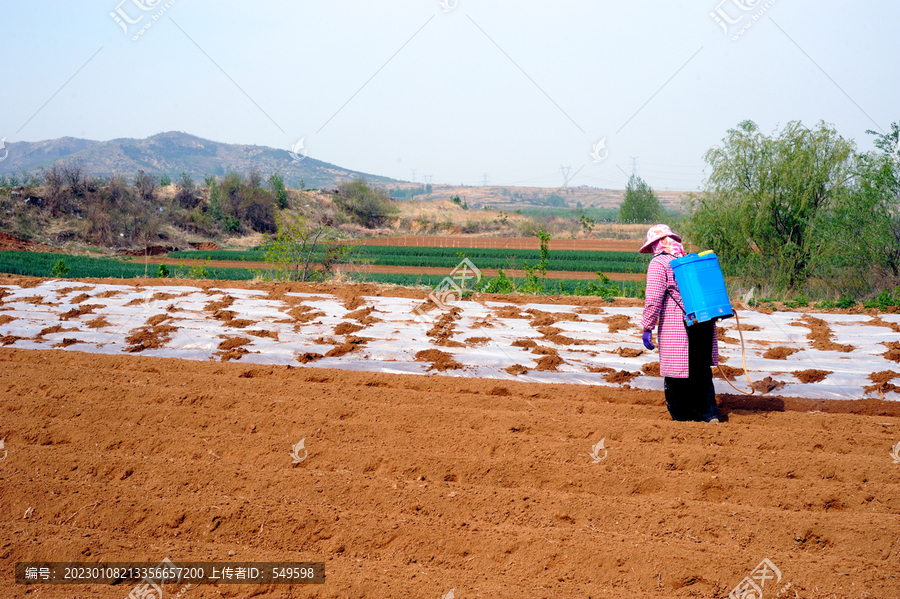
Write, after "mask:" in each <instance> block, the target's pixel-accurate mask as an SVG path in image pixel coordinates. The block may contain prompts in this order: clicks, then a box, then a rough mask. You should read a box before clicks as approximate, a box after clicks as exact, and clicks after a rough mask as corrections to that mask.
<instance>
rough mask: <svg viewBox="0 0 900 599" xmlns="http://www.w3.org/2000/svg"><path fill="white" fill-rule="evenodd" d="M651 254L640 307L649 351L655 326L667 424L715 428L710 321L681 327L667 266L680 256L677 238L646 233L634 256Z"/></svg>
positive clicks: (667, 232)
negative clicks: (675, 422)
mask: <svg viewBox="0 0 900 599" xmlns="http://www.w3.org/2000/svg"><path fill="white" fill-rule="evenodd" d="M639 251H640V252H641V253H642V254H649V253H652V254H653V259H652V260H650V266H648V267H647V293H646V299H645V302H644V316H643V318H642V319H641V327H642V328H643V329H644V335H643V341H644V347H646V348H647V349H654V347H655V346H654V345H653V339H652V334H653V328H654V327H656V325H657V323H658V324H659V329H658V334H657V339H658V343H659V365H660V368H659V371H660V374H662V376H663V377H664V381H665V393H666V407H667V408H668V409H669V414H671V415H672V420H697V421H702V422H719V407H718V406H717V405H716V391H715V388H714V387H713V380H712V370H711V369H710V365H716V364H718V363H719V343H718V340H717V339H716V325H715V323H714V322H713V321H707V322H701V323H697V324H694V325H691V326H690V327H687V326H685V323H684V316H685V313H684V302H683V301H682V299H681V294H680V293H679V292H678V287H677V285H676V284H675V273H674V272H673V271H672V265H671V264H670V262H672V260H674V259H675V258H681V257H682V256H684V255H685V252H684V247H683V246H682V245H681V237H679V236H678V235H675V234H674V233H673V232H672V230H671V229H669V227H667V226H666V225H655V226H653V227H651V228H650V230H649V231H647V241H646V243H644V245H643V246H641V249H640V250H639Z"/></svg>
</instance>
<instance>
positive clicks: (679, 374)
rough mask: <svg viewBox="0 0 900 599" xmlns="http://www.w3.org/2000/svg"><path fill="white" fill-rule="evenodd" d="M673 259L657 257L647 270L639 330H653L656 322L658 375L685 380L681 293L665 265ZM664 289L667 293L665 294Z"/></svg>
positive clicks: (716, 345) (715, 358)
mask: <svg viewBox="0 0 900 599" xmlns="http://www.w3.org/2000/svg"><path fill="white" fill-rule="evenodd" d="M674 259H675V257H674V256H671V255H669V254H657V255H656V256H654V257H653V260H651V261H650V266H649V267H648V268H647V293H646V296H645V299H644V316H643V318H641V328H642V329H643V330H645V331H649V330H653V328H654V327H656V325H657V323H659V329H658V331H657V345H658V346H659V372H660V374H661V375H662V376H670V377H674V378H678V379H686V378H687V377H688V338H687V329H686V328H685V325H684V312H682V310H681V306H683V305H684V303H683V302H682V299H681V293H679V292H678V287H677V286H676V285H675V273H673V272H672V265H671V264H669V263H670V262H671V261H672V260H674ZM666 290H668V291H669V293H666ZM710 363H711V364H712V365H713V366H715V365H717V364H718V363H719V341H718V339H716V334H715V330H714V331H713V347H712V356H711V359H710Z"/></svg>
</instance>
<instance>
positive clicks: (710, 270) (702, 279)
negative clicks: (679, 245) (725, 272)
mask: <svg viewBox="0 0 900 599" xmlns="http://www.w3.org/2000/svg"><path fill="white" fill-rule="evenodd" d="M671 264H672V272H674V273H675V283H676V284H677V285H678V291H679V292H680V293H681V299H682V300H683V301H684V319H685V323H686V324H687V326H691V325H693V324H697V323H699V322H706V321H709V320H719V319H722V318H731V317H732V316H733V315H734V312H733V311H732V309H731V302H729V301H728V292H727V291H726V290H725V277H723V276H722V269H721V268H720V267H719V259H718V258H717V257H716V255H715V253H713V251H712V250H708V251H706V252H701V253H700V254H688V255H687V256H684V257H683V258H675V259H674V260H672V262H671Z"/></svg>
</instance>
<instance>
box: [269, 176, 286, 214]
mask: <svg viewBox="0 0 900 599" xmlns="http://www.w3.org/2000/svg"><path fill="white" fill-rule="evenodd" d="M269 188H270V189H271V190H272V195H273V196H274V200H275V205H276V206H278V207H279V208H281V209H282V210H284V209H286V208H287V207H288V192H287V188H286V187H285V186H284V177H282V176H281V173H272V175H271V176H270V177H269Z"/></svg>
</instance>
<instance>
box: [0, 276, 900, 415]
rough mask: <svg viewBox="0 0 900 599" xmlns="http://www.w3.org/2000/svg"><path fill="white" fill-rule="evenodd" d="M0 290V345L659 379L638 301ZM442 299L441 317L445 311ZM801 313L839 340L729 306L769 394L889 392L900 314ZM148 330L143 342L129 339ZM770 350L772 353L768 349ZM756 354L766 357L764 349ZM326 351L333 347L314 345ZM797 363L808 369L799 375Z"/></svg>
mask: <svg viewBox="0 0 900 599" xmlns="http://www.w3.org/2000/svg"><path fill="white" fill-rule="evenodd" d="M0 290H2V291H0V295H4V297H3V298H2V302H0V343H2V344H3V345H5V346H7V347H15V348H23V349H51V348H53V349H59V350H61V351H66V350H74V351H82V352H97V353H104V354H123V353H130V354H131V355H140V356H156V357H165V358H182V359H188V360H220V359H223V358H225V359H234V360H240V362H242V363H250V364H280V365H288V364H290V365H293V366H298V367H309V368H342V369H349V370H361V371H370V372H387V373H413V374H425V373H436V374H441V375H446V376H462V377H480V378H492V379H507V380H518V381H523V382H535V383H570V384H585V385H587V384H589V385H604V386H613V387H615V386H621V385H628V386H629V387H631V388H640V389H654V390H661V389H662V379H661V378H659V376H652V370H651V371H650V372H648V371H645V370H642V368H643V367H644V366H645V365H652V364H653V363H654V362H658V361H659V355H658V354H657V352H656V351H654V352H648V351H646V350H644V348H643V346H642V345H641V339H640V333H641V331H640V328H639V326H640V325H639V323H640V318H641V312H642V310H641V308H615V307H603V308H601V309H599V310H598V309H596V308H593V309H588V308H584V307H580V306H567V305H555V304H554V305H547V304H540V303H538V302H539V298H535V299H536V301H535V303H532V304H527V305H515V304H509V303H504V302H486V303H483V304H482V303H477V302H471V301H457V302H452V303H451V304H448V305H447V306H444V307H434V306H432V307H431V309H430V310H429V311H428V312H424V314H426V316H425V317H424V318H423V316H422V313H423V311H422V310H421V309H420V310H419V312H418V313H417V311H416V308H417V307H421V306H422V305H423V301H422V300H414V299H405V298H397V297H380V296H379V297H362V298H360V299H361V300H362V301H363V302H364V303H363V304H362V305H361V306H358V307H356V308H354V310H348V309H347V308H346V307H345V305H344V301H343V300H341V299H339V298H337V297H335V296H330V295H327V294H304V293H287V294H285V299H271V298H270V296H269V294H268V293H267V292H265V291H254V290H246V289H211V290H203V289H200V288H197V287H185V286H169V287H165V286H153V287H136V286H130V285H95V284H87V283H78V282H70V281H47V282H44V283H42V284H40V285H38V286H36V287H29V288H21V287H19V286H16V285H5V286H0ZM217 306H222V307H217ZM367 308H372V312H371V313H370V314H368V315H367V317H364V320H362V321H361V320H360V314H359V310H360V309H367ZM452 308H455V310H453V312H454V316H453V317H452V318H446V315H447V314H449V313H450V312H449V310H450V309H452ZM354 311H356V312H357V313H356V315H355V316H354V317H353V318H349V319H348V318H347V315H348V314H350V313H351V312H354ZM542 312H546V313H550V315H552V317H551V322H552V324H551V326H552V327H553V328H552V329H548V328H547V327H546V326H544V324H542V323H541V322H540V319H539V318H537V316H539V315H540V313H542ZM298 315H299V316H300V317H299V318H298ZM566 315H570V316H566ZM617 315H623V316H624V317H626V318H627V319H628V321H627V322H624V320H623V319H622V318H619V319H618V321H619V324H620V325H621V324H622V323H623V322H624V326H625V327H626V328H619V329H618V330H616V332H612V331H611V326H610V323H609V322H608V321H609V320H610V319H611V317H615V316H617ZM812 316H814V317H815V318H817V319H821V320H823V321H825V323H826V325H827V327H828V329H829V332H830V339H829V341H830V342H832V343H833V344H836V345H838V346H843V347H841V348H838V349H836V350H835V349H828V350H824V349H814V348H813V344H812V342H811V341H810V339H809V338H808V335H809V334H810V333H811V327H810V326H809V322H808V321H806V320H804V315H803V314H800V313H787V312H776V313H774V314H763V313H759V312H752V311H742V312H741V313H740V317H741V325H742V328H743V329H745V330H743V335H744V341H745V343H746V348H747V367H748V370H749V371H750V377H751V379H752V380H754V381H759V380H762V379H765V378H767V377H770V378H771V383H772V384H775V385H777V386H776V387H775V388H773V389H772V390H771V391H770V392H769V393H770V394H772V395H782V396H788V397H806V398H823V399H860V398H864V397H873V398H879V399H887V400H894V401H897V400H900V394H898V393H896V392H893V391H888V392H884V391H882V390H878V389H875V388H874V387H873V382H872V380H871V379H870V378H869V375H870V374H873V373H876V372H881V371H886V370H893V371H895V372H896V371H900V364H898V363H897V362H892V361H890V360H889V359H888V358H887V357H886V354H887V352H888V345H887V343H889V342H895V341H896V340H897V339H898V337H900V336H898V334H897V333H896V332H894V330H893V329H892V328H891V325H892V324H893V325H894V326H897V325H898V324H900V315H896V314H882V315H880V317H878V318H875V317H871V316H867V315H855V314H815V315H812ZM442 317H444V322H445V324H446V325H447V326H446V329H447V333H448V334H446V335H444V336H443V337H441V336H439V335H435V334H434V331H433V327H434V325H435V323H436V322H438V321H439V320H440V319H441V318H442ZM341 325H343V326H341ZM718 325H719V326H720V327H721V328H723V329H724V333H725V337H724V340H723V341H720V342H719V353H720V356H721V359H722V361H723V364H725V365H727V366H728V367H730V372H732V373H734V372H735V371H736V370H737V369H741V350H740V344H739V343H738V342H737V339H738V332H737V330H736V328H735V320H734V319H729V320H725V321H720V322H719V323H718ZM616 328H618V327H612V329H616ZM336 329H339V330H337V331H336ZM429 331H432V335H430V336H429V335H428V332H429ZM554 336H556V337H557V341H558V343H557V342H554V341H553V337H554ZM353 337H355V338H362V339H363V342H362V343H359V344H358V345H356V346H355V347H353V348H352V351H332V350H334V349H335V348H338V347H340V346H342V345H345V344H346V342H347V341H348V339H350V338H353ZM148 338H149V340H150V342H149V343H148V342H146V341H144V342H142V341H141V340H142V339H144V340H146V339H148ZM441 339H443V341H441ZM529 340H531V341H529ZM517 342H518V343H517ZM820 345H821V344H820ZM534 346H537V349H538V352H539V353H536V352H535V351H534V349H535V347H534ZM779 348H781V349H779ZM429 349H436V350H439V351H441V352H444V353H445V354H449V358H451V359H452V361H455V362H456V363H458V364H459V365H461V367H457V368H450V369H447V370H440V371H439V370H437V369H435V368H434V367H433V362H432V361H430V360H429V359H427V357H425V358H423V357H421V356H420V360H422V359H425V361H417V359H416V354H417V353H419V352H422V351H423V350H429ZM235 350H236V351H235ZM345 350H346V347H345ZM548 350H549V351H548ZM554 350H555V353H556V354H557V355H558V357H559V360H555V359H554V362H555V363H554V364H551V366H550V369H549V370H540V369H539V364H538V361H539V360H541V359H542V358H546V356H547V355H548V354H550V355H552V354H553V353H554ZM769 350H777V351H775V352H774V353H775V354H778V353H780V354H781V355H783V356H784V357H783V359H775V358H773V357H772V355H773V352H771V351H769ZM229 351H230V353H229ZM767 351H768V352H769V355H770V357H764V354H766V352H767ZM329 352H331V353H332V354H334V355H332V356H331V357H329V356H327V355H326V354H328V353H329ZM540 352H543V353H540ZM785 354H786V355H785ZM445 357H446V356H445ZM545 362H546V360H545ZM545 366H546V364H545ZM647 368H648V370H650V369H651V367H650V366H648V367H647ZM610 369H611V370H610ZM508 370H510V371H511V372H508ZM623 371H624V372H623ZM809 371H818V372H813V373H812V374H813V376H810V372H809ZM515 372H518V373H519V374H514V373H515ZM623 374H624V375H625V376H624V377H622V376H621V375H623ZM617 375H618V376H617ZM733 376H734V378H735V379H736V380H735V384H736V385H737V386H738V387H739V388H742V389H748V384H747V380H746V377H744V376H743V374H742V373H741V374H740V375H739V376H738V375H733ZM608 379H612V380H613V381H615V380H621V381H622V382H621V383H616V382H611V381H610V380H608ZM816 379H821V380H816ZM803 380H807V381H812V380H815V381H816V382H803ZM896 383H897V384H900V380H898V381H896ZM715 384H716V391H717V392H720V393H733V392H734V391H733V389H731V388H730V387H729V386H728V385H727V383H725V381H723V380H721V379H719V378H717V379H716V383H715ZM866 387H870V390H869V391H867V390H866Z"/></svg>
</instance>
